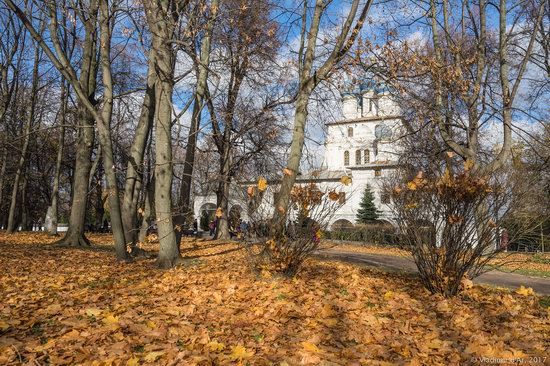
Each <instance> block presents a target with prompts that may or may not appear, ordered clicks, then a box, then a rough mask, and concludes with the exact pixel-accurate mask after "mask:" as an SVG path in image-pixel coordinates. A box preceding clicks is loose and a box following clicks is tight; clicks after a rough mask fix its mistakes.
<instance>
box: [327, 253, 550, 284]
mask: <svg viewBox="0 0 550 366" xmlns="http://www.w3.org/2000/svg"><path fill="white" fill-rule="evenodd" d="M317 257H318V258H321V259H331V260H338V261H342V262H348V263H354V264H359V265H364V266H370V267H376V268H382V269H387V270H392V271H407V272H416V271H417V269H416V265H415V264H414V262H413V261H412V260H411V259H408V258H404V257H398V256H392V255H383V254H371V253H353V252H345V251H338V250H323V251H321V252H320V253H319V254H317ZM474 282H476V283H482V284H487V285H491V286H497V287H506V288H510V289H517V288H518V287H520V286H521V285H523V286H525V287H531V288H532V289H533V290H535V292H536V293H537V294H541V295H550V279H547V278H539V277H531V276H525V275H521V274H517V273H506V272H500V271H496V270H493V271H490V272H487V273H485V274H483V275H481V276H479V277H477V278H476V279H474Z"/></svg>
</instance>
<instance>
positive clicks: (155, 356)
mask: <svg viewBox="0 0 550 366" xmlns="http://www.w3.org/2000/svg"><path fill="white" fill-rule="evenodd" d="M163 354H164V352H163V351H155V352H149V353H148V354H147V355H146V356H145V357H144V358H143V359H144V360H145V361H147V362H155V361H156V360H157V359H158V358H160V357H162V355H163Z"/></svg>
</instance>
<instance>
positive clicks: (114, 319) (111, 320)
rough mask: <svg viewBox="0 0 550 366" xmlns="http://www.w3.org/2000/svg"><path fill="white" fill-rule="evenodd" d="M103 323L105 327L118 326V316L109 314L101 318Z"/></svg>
mask: <svg viewBox="0 0 550 366" xmlns="http://www.w3.org/2000/svg"><path fill="white" fill-rule="evenodd" d="M103 323H104V324H106V325H118V316H114V315H113V314H109V315H107V316H106V317H105V318H103Z"/></svg>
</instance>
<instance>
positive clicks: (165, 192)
mask: <svg viewBox="0 0 550 366" xmlns="http://www.w3.org/2000/svg"><path fill="white" fill-rule="evenodd" d="M144 6H145V8H146V11H145V12H146V14H147V21H148V24H149V27H150V29H151V33H152V37H153V41H152V49H153V52H154V55H155V71H156V74H157V80H156V83H155V106H156V108H155V116H154V118H155V140H156V145H155V146H156V149H155V158H156V159H155V160H156V161H155V213H156V223H157V228H158V236H159V241H160V249H159V253H158V257H157V265H158V267H160V268H171V267H174V266H176V265H177V264H178V263H179V262H180V260H181V256H180V253H179V249H178V245H177V243H176V236H175V234H174V225H173V220H172V173H173V170H172V133H171V132H172V111H173V109H172V93H173V87H174V86H173V83H174V62H175V55H174V52H173V50H172V47H171V44H170V40H171V39H172V35H173V31H174V25H175V20H174V19H173V18H171V17H168V16H167V12H168V11H169V9H165V7H164V6H156V5H155V6H153V5H152V4H151V3H148V2H145V3H144Z"/></svg>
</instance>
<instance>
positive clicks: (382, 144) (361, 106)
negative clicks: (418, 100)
mask: <svg viewBox="0 0 550 366" xmlns="http://www.w3.org/2000/svg"><path fill="white" fill-rule="evenodd" d="M341 95H342V112H343V116H344V119H343V120H341V121H337V122H331V123H327V138H326V141H325V156H324V159H323V164H322V167H321V168H320V169H319V170H315V171H311V172H308V173H307V174H302V175H299V176H298V178H297V183H310V182H315V183H317V184H318V185H319V187H320V188H321V189H322V190H323V188H327V187H330V188H332V187H337V188H338V190H339V191H343V192H344V194H345V196H344V200H345V203H344V204H343V206H342V207H341V208H340V209H339V210H338V211H337V213H336V215H335V216H334V217H333V219H332V222H331V225H330V226H331V227H335V226H351V225H354V224H355V222H356V214H357V210H358V209H359V202H360V201H361V196H362V194H363V191H364V189H365V186H366V185H367V184H370V186H371V188H372V190H373V192H374V195H375V203H376V206H377V207H378V208H379V209H380V211H381V214H382V215H381V219H385V220H388V221H391V219H392V217H391V210H390V208H389V206H388V203H389V196H386V195H384V194H383V192H382V190H381V188H382V178H384V177H387V176H388V174H389V173H390V172H391V171H392V170H394V169H395V168H396V166H397V152H398V151H397V149H398V147H397V144H396V143H395V140H396V136H398V135H399V131H400V125H401V123H400V122H401V110H400V108H399V106H398V105H397V104H396V102H395V101H394V99H393V98H392V96H391V95H390V91H389V89H388V88H387V87H386V86H385V85H383V84H380V83H377V82H375V81H374V80H372V79H367V80H365V81H364V82H363V83H362V84H361V85H360V86H359V87H356V88H355V89H354V90H351V91H349V90H348V91H344V92H342V93H341ZM345 175H347V176H349V177H351V178H352V183H351V184H350V185H348V186H344V185H342V184H339V183H340V179H341V177H342V176H345ZM242 191H243V189H242V187H238V185H236V186H235V188H234V192H232V193H234V194H232V196H231V197H230V215H231V214H233V215H234V214H238V213H240V215H241V216H242V218H243V220H246V219H247V218H246V212H245V211H246V210H244V208H246V202H244V200H243V197H244V196H243V194H242ZM215 209H216V195H215V194H210V195H207V196H197V197H195V204H194V210H195V217H196V218H199V217H200V215H201V213H202V211H204V210H207V211H210V212H213V211H215ZM231 211H233V213H231Z"/></svg>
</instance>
